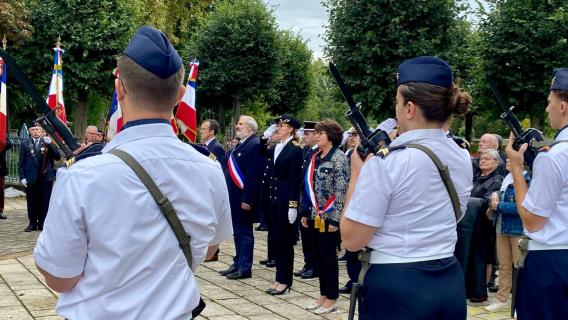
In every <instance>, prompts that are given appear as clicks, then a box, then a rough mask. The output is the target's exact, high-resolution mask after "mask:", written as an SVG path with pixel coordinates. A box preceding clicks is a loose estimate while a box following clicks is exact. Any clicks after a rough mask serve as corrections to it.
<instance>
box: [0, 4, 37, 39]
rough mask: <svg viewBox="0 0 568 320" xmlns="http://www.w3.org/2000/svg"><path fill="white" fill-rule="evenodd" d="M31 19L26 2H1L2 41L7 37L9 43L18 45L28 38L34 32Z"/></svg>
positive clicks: (0, 23) (0, 34) (0, 27)
mask: <svg viewBox="0 0 568 320" xmlns="http://www.w3.org/2000/svg"><path fill="white" fill-rule="evenodd" d="M30 19H31V12H30V10H29V8H28V7H27V6H26V2H25V1H24V0H11V1H0V40H2V37H3V36H4V35H6V38H7V39H8V41H11V42H12V43H14V42H15V43H16V44H17V43H18V42H20V41H21V40H23V39H25V38H28V37H29V36H30V35H31V33H32V31H33V28H32V26H31V25H30Z"/></svg>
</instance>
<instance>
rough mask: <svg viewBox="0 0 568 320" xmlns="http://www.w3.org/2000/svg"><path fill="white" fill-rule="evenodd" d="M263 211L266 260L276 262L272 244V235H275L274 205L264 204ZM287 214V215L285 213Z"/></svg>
mask: <svg viewBox="0 0 568 320" xmlns="http://www.w3.org/2000/svg"><path fill="white" fill-rule="evenodd" d="M263 206H264V208H263V211H264V221H265V223H266V227H267V228H268V232H267V234H266V251H267V252H266V258H268V260H276V254H275V246H276V244H275V243H274V235H275V230H274V228H275V226H276V218H275V212H273V210H276V209H275V206H276V204H272V203H266V204H264V205H263ZM286 214H288V213H286Z"/></svg>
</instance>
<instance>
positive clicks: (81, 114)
mask: <svg viewBox="0 0 568 320" xmlns="http://www.w3.org/2000/svg"><path fill="white" fill-rule="evenodd" d="M86 129H87V94H86V93H85V92H79V97H78V99H77V108H76V109H75V112H74V116H73V133H74V134H75V136H76V137H79V138H84V136H85V130H86Z"/></svg>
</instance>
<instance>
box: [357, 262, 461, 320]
mask: <svg viewBox="0 0 568 320" xmlns="http://www.w3.org/2000/svg"><path fill="white" fill-rule="evenodd" d="M466 316H467V306H466V300H465V284H464V279H463V274H462V271H461V268H460V266H459V264H458V261H457V260H456V258H455V257H449V258H445V259H438V260H432V261H424V262H414V263H397V264H373V265H371V267H370V268H369V271H368V272H367V274H366V275H365V282H364V285H363V288H362V291H361V294H360V296H359V319H361V320H371V319H373V320H374V319H382V320H390V319H392V320H406V319H408V320H418V319H424V320H431V319H437V320H445V319H447V320H465V319H466Z"/></svg>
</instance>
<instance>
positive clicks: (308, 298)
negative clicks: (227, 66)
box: [0, 198, 509, 320]
mask: <svg viewBox="0 0 568 320" xmlns="http://www.w3.org/2000/svg"><path fill="white" fill-rule="evenodd" d="M5 212H6V213H7V215H8V220H0V320H2V319H18V320H19V319H45V320H47V319H63V318H61V317H58V316H56V315H55V310H54V307H55V303H56V301H57V294H56V293H55V292H53V291H51V290H50V289H49V288H47V287H46V285H45V284H44V282H43V277H42V276H41V275H40V274H39V272H38V271H37V270H36V268H35V264H34V261H33V257H32V256H31V253H32V250H33V247H34V245H35V241H36V239H37V236H38V235H39V232H23V230H24V228H25V227H26V225H27V213H26V202H25V199H21V198H20V199H7V201H6V210H5ZM255 241H256V243H255V256H254V260H255V263H254V266H253V278H251V279H244V280H238V281H233V280H228V279H226V278H225V277H222V276H220V275H219V274H218V273H217V271H218V270H221V269H225V268H227V267H228V266H229V264H230V263H231V262H232V256H231V254H233V253H234V245H233V243H232V241H227V242H226V243H224V244H223V245H222V247H221V255H220V257H219V261H218V262H212V263H206V264H203V265H201V266H200V267H199V269H198V270H197V280H198V283H199V287H200V289H201V292H202V295H203V297H204V299H205V301H206V302H207V308H206V309H205V310H204V312H203V314H202V316H201V317H199V318H198V319H211V320H223V319H227V320H229V319H230V320H238V319H251V320H255V319H259V320H260V319H262V320H272V319H274V320H277V319H330V320H331V319H347V309H348V306H349V298H348V296H346V295H342V296H341V297H340V299H339V305H340V309H339V310H338V311H337V312H335V313H332V314H328V315H325V316H324V317H320V316H317V315H314V314H313V313H311V312H308V311H306V310H304V309H303V307H304V306H306V305H308V304H310V303H312V302H314V301H315V299H316V298H318V297H319V289H318V281H317V279H314V280H297V279H296V280H295V282H294V285H293V288H292V291H291V293H289V294H286V295H282V296H278V297H275V296H270V295H267V294H265V293H264V289H266V288H267V287H268V286H270V285H271V283H272V282H273V280H274V269H270V268H266V267H264V266H261V265H259V263H258V260H260V259H262V258H263V257H265V255H266V233H263V232H255ZM302 262H303V261H302V254H301V248H300V246H296V259H295V267H296V269H299V268H300V267H301V266H302ZM339 273H340V284H343V283H345V281H346V280H347V276H346V271H345V264H343V263H341V264H340V271H339ZM493 299H494V298H493V296H492V295H491V296H490V301H493ZM484 305H486V304H470V305H469V306H468V319H471V320H479V319H487V320H492V319H495V320H496V319H509V317H508V312H507V311H503V312H499V313H487V312H485V310H484V309H483V306H484Z"/></svg>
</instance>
